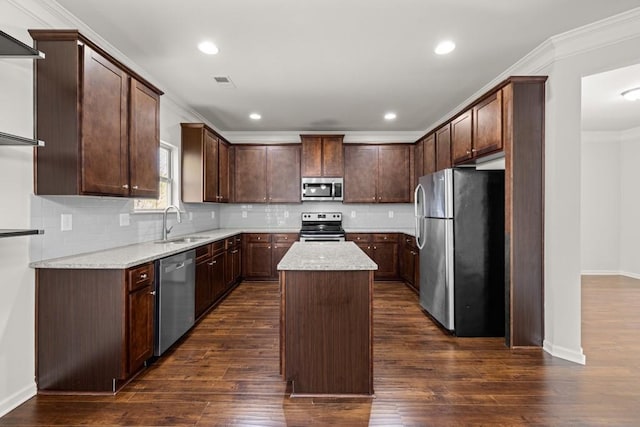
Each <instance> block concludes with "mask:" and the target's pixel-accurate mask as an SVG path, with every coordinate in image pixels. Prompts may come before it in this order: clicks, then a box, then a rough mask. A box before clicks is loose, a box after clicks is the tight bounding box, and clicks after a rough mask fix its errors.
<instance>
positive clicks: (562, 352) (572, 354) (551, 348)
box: [542, 340, 587, 365]
mask: <svg viewBox="0 0 640 427" xmlns="http://www.w3.org/2000/svg"><path fill="white" fill-rule="evenodd" d="M542 348H543V349H544V351H546V352H547V353H549V354H550V355H552V356H554V357H559V358H560V359H564V360H568V361H569V362H573V363H578V364H580V365H584V364H586V363H587V357H586V356H585V355H584V353H583V352H582V347H580V350H579V351H576V350H571V349H569V348H566V347H562V346H559V345H553V344H552V343H550V342H549V341H547V340H545V341H544V344H543V346H542Z"/></svg>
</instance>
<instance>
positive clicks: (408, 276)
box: [400, 234, 420, 292]
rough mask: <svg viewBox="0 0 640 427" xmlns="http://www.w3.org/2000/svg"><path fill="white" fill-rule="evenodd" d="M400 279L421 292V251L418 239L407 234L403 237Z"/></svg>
mask: <svg viewBox="0 0 640 427" xmlns="http://www.w3.org/2000/svg"><path fill="white" fill-rule="evenodd" d="M401 239H402V243H401V247H402V249H401V250H400V277H401V278H402V280H404V282H405V283H406V284H407V285H409V287H410V288H411V289H413V290H414V291H415V292H420V251H419V249H418V246H417V245H416V239H415V237H413V236H409V235H407V234H403V235H401Z"/></svg>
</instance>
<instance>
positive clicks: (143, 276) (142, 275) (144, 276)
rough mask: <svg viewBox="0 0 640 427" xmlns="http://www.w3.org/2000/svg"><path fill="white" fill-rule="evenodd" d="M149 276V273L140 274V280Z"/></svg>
mask: <svg viewBox="0 0 640 427" xmlns="http://www.w3.org/2000/svg"><path fill="white" fill-rule="evenodd" d="M147 277H148V276H147V273H142V274H141V275H140V280H144V279H146V278H147Z"/></svg>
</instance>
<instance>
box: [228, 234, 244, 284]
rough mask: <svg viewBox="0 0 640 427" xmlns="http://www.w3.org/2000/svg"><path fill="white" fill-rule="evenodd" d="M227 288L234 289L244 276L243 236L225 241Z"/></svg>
mask: <svg viewBox="0 0 640 427" xmlns="http://www.w3.org/2000/svg"><path fill="white" fill-rule="evenodd" d="M225 248H226V255H225V286H226V288H227V289H230V288H232V287H233V286H234V285H235V284H237V283H238V282H239V281H240V278H241V275H242V239H241V235H239V234H238V235H236V236H232V237H229V238H227V239H226V240H225Z"/></svg>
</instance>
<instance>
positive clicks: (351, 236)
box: [347, 233, 371, 242]
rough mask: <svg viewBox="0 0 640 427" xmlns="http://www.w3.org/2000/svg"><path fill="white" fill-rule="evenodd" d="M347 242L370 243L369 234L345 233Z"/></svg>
mask: <svg viewBox="0 0 640 427" xmlns="http://www.w3.org/2000/svg"><path fill="white" fill-rule="evenodd" d="M347 240H349V241H352V242H370V241H371V234H368V233H347Z"/></svg>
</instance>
